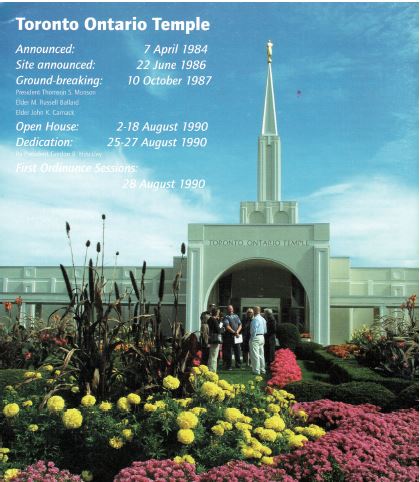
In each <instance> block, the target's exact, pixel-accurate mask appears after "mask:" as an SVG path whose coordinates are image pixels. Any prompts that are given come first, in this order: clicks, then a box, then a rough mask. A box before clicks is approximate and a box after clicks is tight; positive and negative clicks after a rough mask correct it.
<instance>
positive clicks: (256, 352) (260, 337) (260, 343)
mask: <svg viewBox="0 0 420 482" xmlns="http://www.w3.org/2000/svg"><path fill="white" fill-rule="evenodd" d="M266 333H267V323H266V321H265V320H264V318H263V317H262V316H261V308H260V307H259V306H256V307H255V308H254V318H253V319H252V321H251V329H250V340H249V353H250V355H251V368H252V373H253V374H254V375H261V374H262V375H264V374H265V359H264V335H265V334H266Z"/></svg>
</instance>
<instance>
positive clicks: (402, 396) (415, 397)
mask: <svg viewBox="0 0 420 482" xmlns="http://www.w3.org/2000/svg"><path fill="white" fill-rule="evenodd" d="M402 408H415V409H416V410H418V409H419V384H418V383H413V384H412V385H410V386H409V387H407V388H404V390H402V391H401V392H400V393H399V394H398V395H397V397H396V398H395V400H393V401H392V402H390V403H389V404H388V405H387V406H386V407H385V410H386V411H388V412H392V411H394V410H400V409H402Z"/></svg>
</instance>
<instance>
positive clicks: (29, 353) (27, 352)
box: [23, 351, 32, 360]
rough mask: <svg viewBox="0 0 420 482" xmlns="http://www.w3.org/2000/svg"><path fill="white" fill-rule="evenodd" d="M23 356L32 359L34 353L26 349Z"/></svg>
mask: <svg viewBox="0 0 420 482" xmlns="http://www.w3.org/2000/svg"><path fill="white" fill-rule="evenodd" d="M23 358H24V359H25V360H30V359H31V358H32V353H31V352H30V351H26V352H25V353H24V354H23Z"/></svg>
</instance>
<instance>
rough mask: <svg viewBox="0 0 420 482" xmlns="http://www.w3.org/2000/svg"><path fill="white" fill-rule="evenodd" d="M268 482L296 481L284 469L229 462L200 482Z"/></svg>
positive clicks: (204, 476)
mask: <svg viewBox="0 0 420 482" xmlns="http://www.w3.org/2000/svg"><path fill="white" fill-rule="evenodd" d="M215 480H217V481H218V482H258V481H260V482H266V481H268V480H269V481H274V480H281V481H283V482H294V481H295V479H294V478H293V477H290V476H288V475H287V474H286V472H285V471H284V470H283V469H275V468H271V467H269V466H267V465H265V466H264V465H262V466H260V467H256V466H255V465H251V464H247V463H246V462H239V461H235V462H229V463H228V464H225V465H222V466H221V467H215V468H213V469H211V470H209V471H208V472H205V473H204V474H201V477H200V482H214V481H215Z"/></svg>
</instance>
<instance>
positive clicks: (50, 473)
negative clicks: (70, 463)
mask: <svg viewBox="0 0 420 482" xmlns="http://www.w3.org/2000/svg"><path fill="white" fill-rule="evenodd" d="M10 480H12V481H13V482H53V481H57V482H81V481H82V479H81V478H80V477H79V476H78V475H73V474H71V473H70V472H69V471H68V470H60V469H59V468H58V467H56V466H55V465H54V462H44V461H42V460H39V461H38V462H36V463H35V464H33V465H30V466H29V467H27V468H26V469H25V470H22V471H20V472H19V473H18V475H17V476H15V477H13V478H11V479H10Z"/></svg>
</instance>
